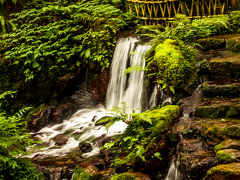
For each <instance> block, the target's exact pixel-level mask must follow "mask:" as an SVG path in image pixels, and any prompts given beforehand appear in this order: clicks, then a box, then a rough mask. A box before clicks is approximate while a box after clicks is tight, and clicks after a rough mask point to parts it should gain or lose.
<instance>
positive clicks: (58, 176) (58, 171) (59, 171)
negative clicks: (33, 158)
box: [53, 167, 62, 180]
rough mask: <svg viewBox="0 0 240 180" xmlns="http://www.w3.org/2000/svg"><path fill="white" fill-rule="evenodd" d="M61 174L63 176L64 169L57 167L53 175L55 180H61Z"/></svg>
mask: <svg viewBox="0 0 240 180" xmlns="http://www.w3.org/2000/svg"><path fill="white" fill-rule="evenodd" d="M61 174H62V168H61V167H57V168H55V169H54V175H53V180H60V179H61Z"/></svg>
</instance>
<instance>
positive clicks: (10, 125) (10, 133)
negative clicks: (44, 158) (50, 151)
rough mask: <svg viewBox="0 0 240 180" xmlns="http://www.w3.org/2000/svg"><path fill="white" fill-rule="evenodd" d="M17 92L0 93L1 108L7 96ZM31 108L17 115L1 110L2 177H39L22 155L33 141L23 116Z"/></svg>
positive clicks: (0, 156) (0, 164)
mask: <svg viewBox="0 0 240 180" xmlns="http://www.w3.org/2000/svg"><path fill="white" fill-rule="evenodd" d="M14 93H15V92H12V91H7V92H5V93H3V94H0V108H2V106H3V105H4V102H6V97H8V96H13V94H14ZM29 109H30V108H24V109H22V110H20V111H19V112H17V113H16V114H15V115H12V116H9V115H8V114H7V113H6V112H4V111H3V110H0V178H1V179H19V180H20V179H39V175H38V173H36V169H35V167H33V166H32V165H31V164H29V163H28V162H24V161H23V160H22V159H20V157H21V156H22V155H24V154H26V151H25V148H26V147H27V146H29V145H31V144H32V143H33V140H31V136H30V134H29V133H27V129H26V127H27V123H26V121H24V119H23V118H22V116H23V114H24V113H25V112H26V111H28V110H29Z"/></svg>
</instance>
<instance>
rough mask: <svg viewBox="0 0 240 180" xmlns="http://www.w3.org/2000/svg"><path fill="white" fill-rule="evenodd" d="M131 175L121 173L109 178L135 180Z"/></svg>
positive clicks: (112, 179)
mask: <svg viewBox="0 0 240 180" xmlns="http://www.w3.org/2000/svg"><path fill="white" fill-rule="evenodd" d="M136 179H137V178H135V177H134V176H133V175H132V174H128V173H121V174H115V175H113V176H112V177H111V180H136Z"/></svg>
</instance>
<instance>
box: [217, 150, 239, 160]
mask: <svg viewBox="0 0 240 180" xmlns="http://www.w3.org/2000/svg"><path fill="white" fill-rule="evenodd" d="M216 157H217V159H218V161H219V162H223V163H230V162H239V158H240V151H239V150H236V149H224V150H220V151H218V152H217V153H216Z"/></svg>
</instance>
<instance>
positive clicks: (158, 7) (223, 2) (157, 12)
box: [125, 0, 240, 25]
mask: <svg viewBox="0 0 240 180" xmlns="http://www.w3.org/2000/svg"><path fill="white" fill-rule="evenodd" d="M125 2H126V9H127V10H128V11H131V12H135V13H136V14H137V16H138V17H139V18H140V19H141V24H144V25H155V24H164V25H169V21H171V20H173V19H174V16H175V15H176V14H179V13H180V14H185V15H186V16H188V17H189V18H202V17H206V16H216V15H223V14H227V13H228V12H229V11H231V10H234V9H238V8H239V6H240V0H160V1H159V0H125Z"/></svg>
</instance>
